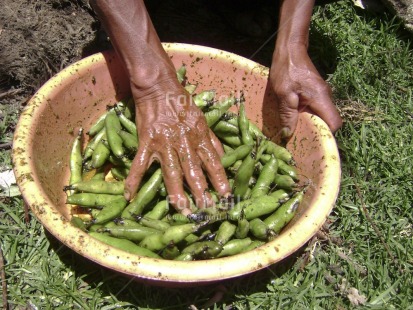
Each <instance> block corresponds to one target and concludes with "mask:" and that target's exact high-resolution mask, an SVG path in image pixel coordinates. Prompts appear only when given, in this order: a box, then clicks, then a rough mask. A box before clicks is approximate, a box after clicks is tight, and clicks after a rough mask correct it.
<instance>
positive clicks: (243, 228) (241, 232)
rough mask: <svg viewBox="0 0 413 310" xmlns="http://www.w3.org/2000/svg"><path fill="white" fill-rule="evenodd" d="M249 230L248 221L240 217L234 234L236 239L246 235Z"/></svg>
mask: <svg viewBox="0 0 413 310" xmlns="http://www.w3.org/2000/svg"><path fill="white" fill-rule="evenodd" d="M249 230H250V222H249V221H248V220H247V219H246V218H240V219H238V225H237V229H236V230H235V234H234V236H235V238H237V239H244V238H246V237H247V235H248V232H249Z"/></svg>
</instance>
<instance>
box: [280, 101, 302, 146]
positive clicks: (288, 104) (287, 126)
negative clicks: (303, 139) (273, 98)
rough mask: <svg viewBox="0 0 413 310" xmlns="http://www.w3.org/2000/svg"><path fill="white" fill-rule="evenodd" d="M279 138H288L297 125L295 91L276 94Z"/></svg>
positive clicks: (297, 102) (297, 103)
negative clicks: (286, 93) (283, 94)
mask: <svg viewBox="0 0 413 310" xmlns="http://www.w3.org/2000/svg"><path fill="white" fill-rule="evenodd" d="M278 100H279V102H278V111H279V115H280V125H281V126H280V129H281V138H282V139H288V138H290V137H291V135H292V134H293V132H294V130H295V128H296V127H297V121H298V105H299V98H298V95H297V94H295V93H290V94H288V95H285V96H278Z"/></svg>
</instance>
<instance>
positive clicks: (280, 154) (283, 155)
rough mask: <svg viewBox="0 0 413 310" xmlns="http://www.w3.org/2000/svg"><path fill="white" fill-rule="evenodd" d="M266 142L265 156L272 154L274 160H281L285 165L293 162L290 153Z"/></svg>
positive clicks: (272, 143) (270, 142)
mask: <svg viewBox="0 0 413 310" xmlns="http://www.w3.org/2000/svg"><path fill="white" fill-rule="evenodd" d="M267 141H268V146H267V149H266V153H267V154H273V155H274V156H275V157H276V158H278V159H281V160H283V161H285V162H286V163H291V162H293V161H294V160H293V156H292V155H291V153H290V152H289V151H288V150H287V149H286V148H284V147H282V146H280V145H278V144H276V143H274V142H272V141H269V140H267Z"/></svg>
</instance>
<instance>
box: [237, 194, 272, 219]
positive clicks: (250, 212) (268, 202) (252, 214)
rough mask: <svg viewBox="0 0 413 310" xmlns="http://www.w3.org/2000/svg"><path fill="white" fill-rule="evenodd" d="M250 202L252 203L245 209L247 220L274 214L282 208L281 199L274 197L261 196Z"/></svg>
mask: <svg viewBox="0 0 413 310" xmlns="http://www.w3.org/2000/svg"><path fill="white" fill-rule="evenodd" d="M250 201H251V203H249V204H247V205H246V206H245V207H244V209H243V210H244V216H245V218H246V219H247V220H252V219H255V218H257V217H260V216H263V215H265V214H269V213H272V212H274V211H275V210H276V209H277V208H278V207H279V206H280V202H279V199H277V198H276V197H273V196H260V197H256V198H253V199H250ZM250 224H251V223H250Z"/></svg>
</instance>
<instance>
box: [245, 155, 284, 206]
mask: <svg viewBox="0 0 413 310" xmlns="http://www.w3.org/2000/svg"><path fill="white" fill-rule="evenodd" d="M277 170H278V160H277V159H276V158H275V157H274V156H273V157H272V158H271V159H270V160H269V161H268V162H267V163H266V164H265V165H264V167H263V168H262V170H261V173H260V175H259V176H258V179H257V182H256V183H255V185H254V187H253V188H252V191H251V198H255V197H259V196H264V195H267V193H268V192H269V190H270V186H271V184H272V183H273V181H274V176H275V174H276V173H277Z"/></svg>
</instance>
